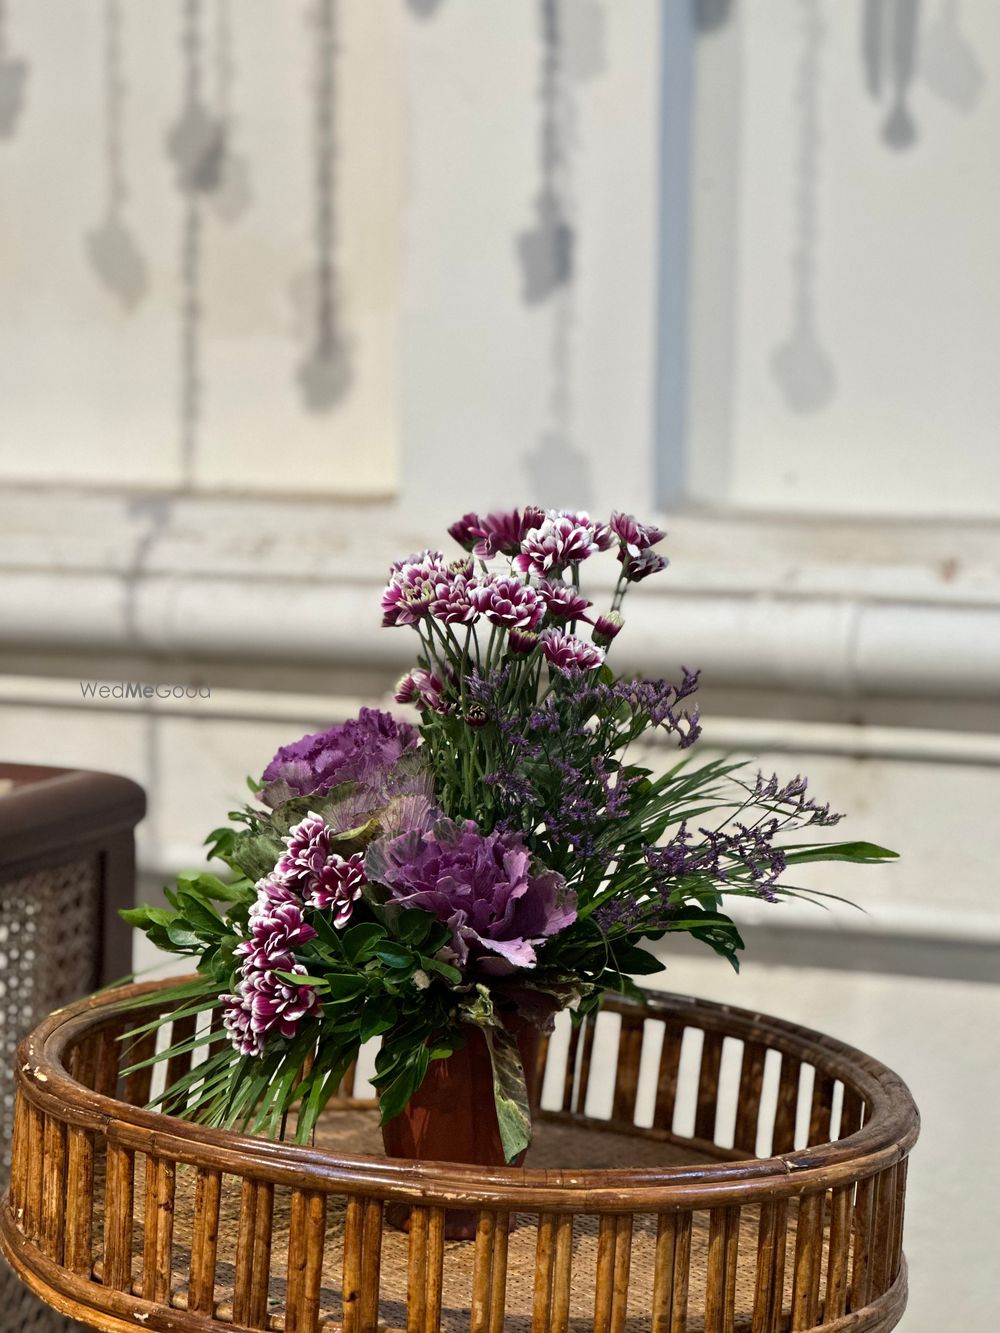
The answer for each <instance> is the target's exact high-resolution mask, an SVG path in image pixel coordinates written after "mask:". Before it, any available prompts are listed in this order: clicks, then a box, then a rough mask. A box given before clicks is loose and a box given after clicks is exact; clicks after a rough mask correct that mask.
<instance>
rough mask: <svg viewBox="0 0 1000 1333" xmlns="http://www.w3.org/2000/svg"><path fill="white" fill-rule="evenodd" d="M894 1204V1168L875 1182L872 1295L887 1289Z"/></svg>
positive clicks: (890, 1264) (882, 1173)
mask: <svg viewBox="0 0 1000 1333" xmlns="http://www.w3.org/2000/svg"><path fill="white" fill-rule="evenodd" d="M895 1204H896V1168H895V1166H890V1167H889V1168H888V1169H887V1170H885V1171H882V1172H880V1173H879V1176H878V1178H877V1180H876V1182H875V1226H874V1234H873V1237H872V1241H873V1243H872V1295H873V1296H881V1295H882V1293H883V1292H884V1291H887V1290H888V1288H889V1274H890V1272H891V1270H892V1245H893V1239H894V1236H893V1216H892V1214H893V1209H894V1207H895Z"/></svg>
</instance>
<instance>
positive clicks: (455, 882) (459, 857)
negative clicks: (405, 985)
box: [367, 820, 576, 976]
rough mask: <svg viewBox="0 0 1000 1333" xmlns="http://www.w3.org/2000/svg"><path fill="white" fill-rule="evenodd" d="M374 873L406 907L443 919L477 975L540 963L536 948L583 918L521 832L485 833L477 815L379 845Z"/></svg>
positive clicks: (462, 959)
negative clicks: (536, 865)
mask: <svg viewBox="0 0 1000 1333" xmlns="http://www.w3.org/2000/svg"><path fill="white" fill-rule="evenodd" d="M367 871H368V874H369V877H370V878H373V879H376V880H378V882H379V883H381V884H385V885H386V886H387V887H388V888H389V890H390V892H391V894H392V901H393V902H395V903H396V904H398V905H399V906H400V907H417V908H420V909H421V910H422V911H425V912H431V913H432V914H433V915H434V916H435V917H437V919H438V920H439V921H443V922H444V923H445V925H447V926H448V928H449V929H450V931H451V935H452V948H453V950H454V955H455V959H456V962H457V963H458V965H459V966H461V967H463V968H466V967H467V968H469V970H470V971H473V972H480V973H485V974H488V975H493V976H498V975H500V976H503V975H507V974H509V973H511V972H514V971H515V970H516V969H518V968H530V967H534V966H535V964H536V962H537V954H536V948H537V947H538V946H539V945H540V944H542V943H543V941H544V940H545V939H547V938H548V937H549V936H550V935H555V934H556V933H557V932H558V931H560V930H565V928H566V927H567V926H569V925H572V923H573V922H574V921H575V920H576V897H575V894H574V893H573V891H572V890H571V889H570V888H568V887H567V885H566V881H565V880H564V879H563V877H562V876H561V875H559V874H557V873H556V872H555V871H552V870H541V871H535V870H534V869H533V868H532V865H531V854H530V852H529V851H528V849H527V848H526V847H525V845H524V843H523V842H522V840H521V839H520V838H519V837H518V836H517V835H516V834H512V833H507V834H503V833H499V832H493V833H488V834H484V833H482V832H481V831H480V830H479V829H478V828H477V827H476V825H475V824H474V823H473V822H472V821H471V820H467V821H466V822H465V823H464V824H457V823H453V822H452V821H451V820H442V821H441V822H440V823H438V824H436V825H435V826H434V828H433V829H432V830H430V832H426V833H409V834H404V835H403V836H402V837H400V838H394V839H391V840H388V841H380V842H377V843H373V844H372V846H371V847H370V848H369V849H368V856H367Z"/></svg>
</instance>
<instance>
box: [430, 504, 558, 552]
mask: <svg viewBox="0 0 1000 1333" xmlns="http://www.w3.org/2000/svg"><path fill="white" fill-rule="evenodd" d="M544 520H545V511H544V510H543V509H539V508H538V507H537V506H536V505H528V506H527V507H526V508H525V509H523V510H520V509H511V510H508V511H506V512H502V513H499V512H498V513H494V514H487V515H486V517H485V518H480V516H479V515H478V514H473V513H468V514H463V515H462V517H461V518H460V519H459V520H458V522H457V523H453V524H452V525H451V527H450V528H449V529H448V534H449V536H451V537H454V539H455V540H456V541H457V542H458V544H459V545H460V546H464V547H465V549H466V550H467V551H471V552H472V553H473V554H474V555H475V556H477V557H478V558H479V559H480V560H491V559H492V558H493V556H495V555H517V553H518V552H519V551H520V549H521V543H522V541H523V540H524V538H525V537H526V536H527V534H528V533H529V532H531V531H532V530H533V529H534V528H537V527H540V526H541V524H542V523H543V522H544Z"/></svg>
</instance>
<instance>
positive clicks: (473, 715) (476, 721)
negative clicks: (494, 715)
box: [465, 704, 490, 727]
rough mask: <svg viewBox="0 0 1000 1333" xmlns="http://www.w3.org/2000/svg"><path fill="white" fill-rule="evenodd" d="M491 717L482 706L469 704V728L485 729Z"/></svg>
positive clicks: (467, 714)
mask: <svg viewBox="0 0 1000 1333" xmlns="http://www.w3.org/2000/svg"><path fill="white" fill-rule="evenodd" d="M489 720H490V715H489V713H487V711H486V709H485V708H484V707H483V706H482V704H469V706H468V708H466V710H465V724H466V726H468V727H485V726H486V724H487V722H489Z"/></svg>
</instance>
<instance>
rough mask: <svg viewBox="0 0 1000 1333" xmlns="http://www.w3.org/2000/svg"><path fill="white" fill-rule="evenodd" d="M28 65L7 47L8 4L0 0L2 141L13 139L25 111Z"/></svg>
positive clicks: (0, 118)
mask: <svg viewBox="0 0 1000 1333" xmlns="http://www.w3.org/2000/svg"><path fill="white" fill-rule="evenodd" d="M27 85H28V63H27V61H26V60H22V59H21V58H20V57H19V56H15V55H11V54H10V51H9V49H8V45H7V4H6V0H0V139H13V137H14V135H15V134H16V133H17V124H18V121H19V120H20V118H21V112H22V111H23V110H24V102H25V96H26V94H27Z"/></svg>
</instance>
